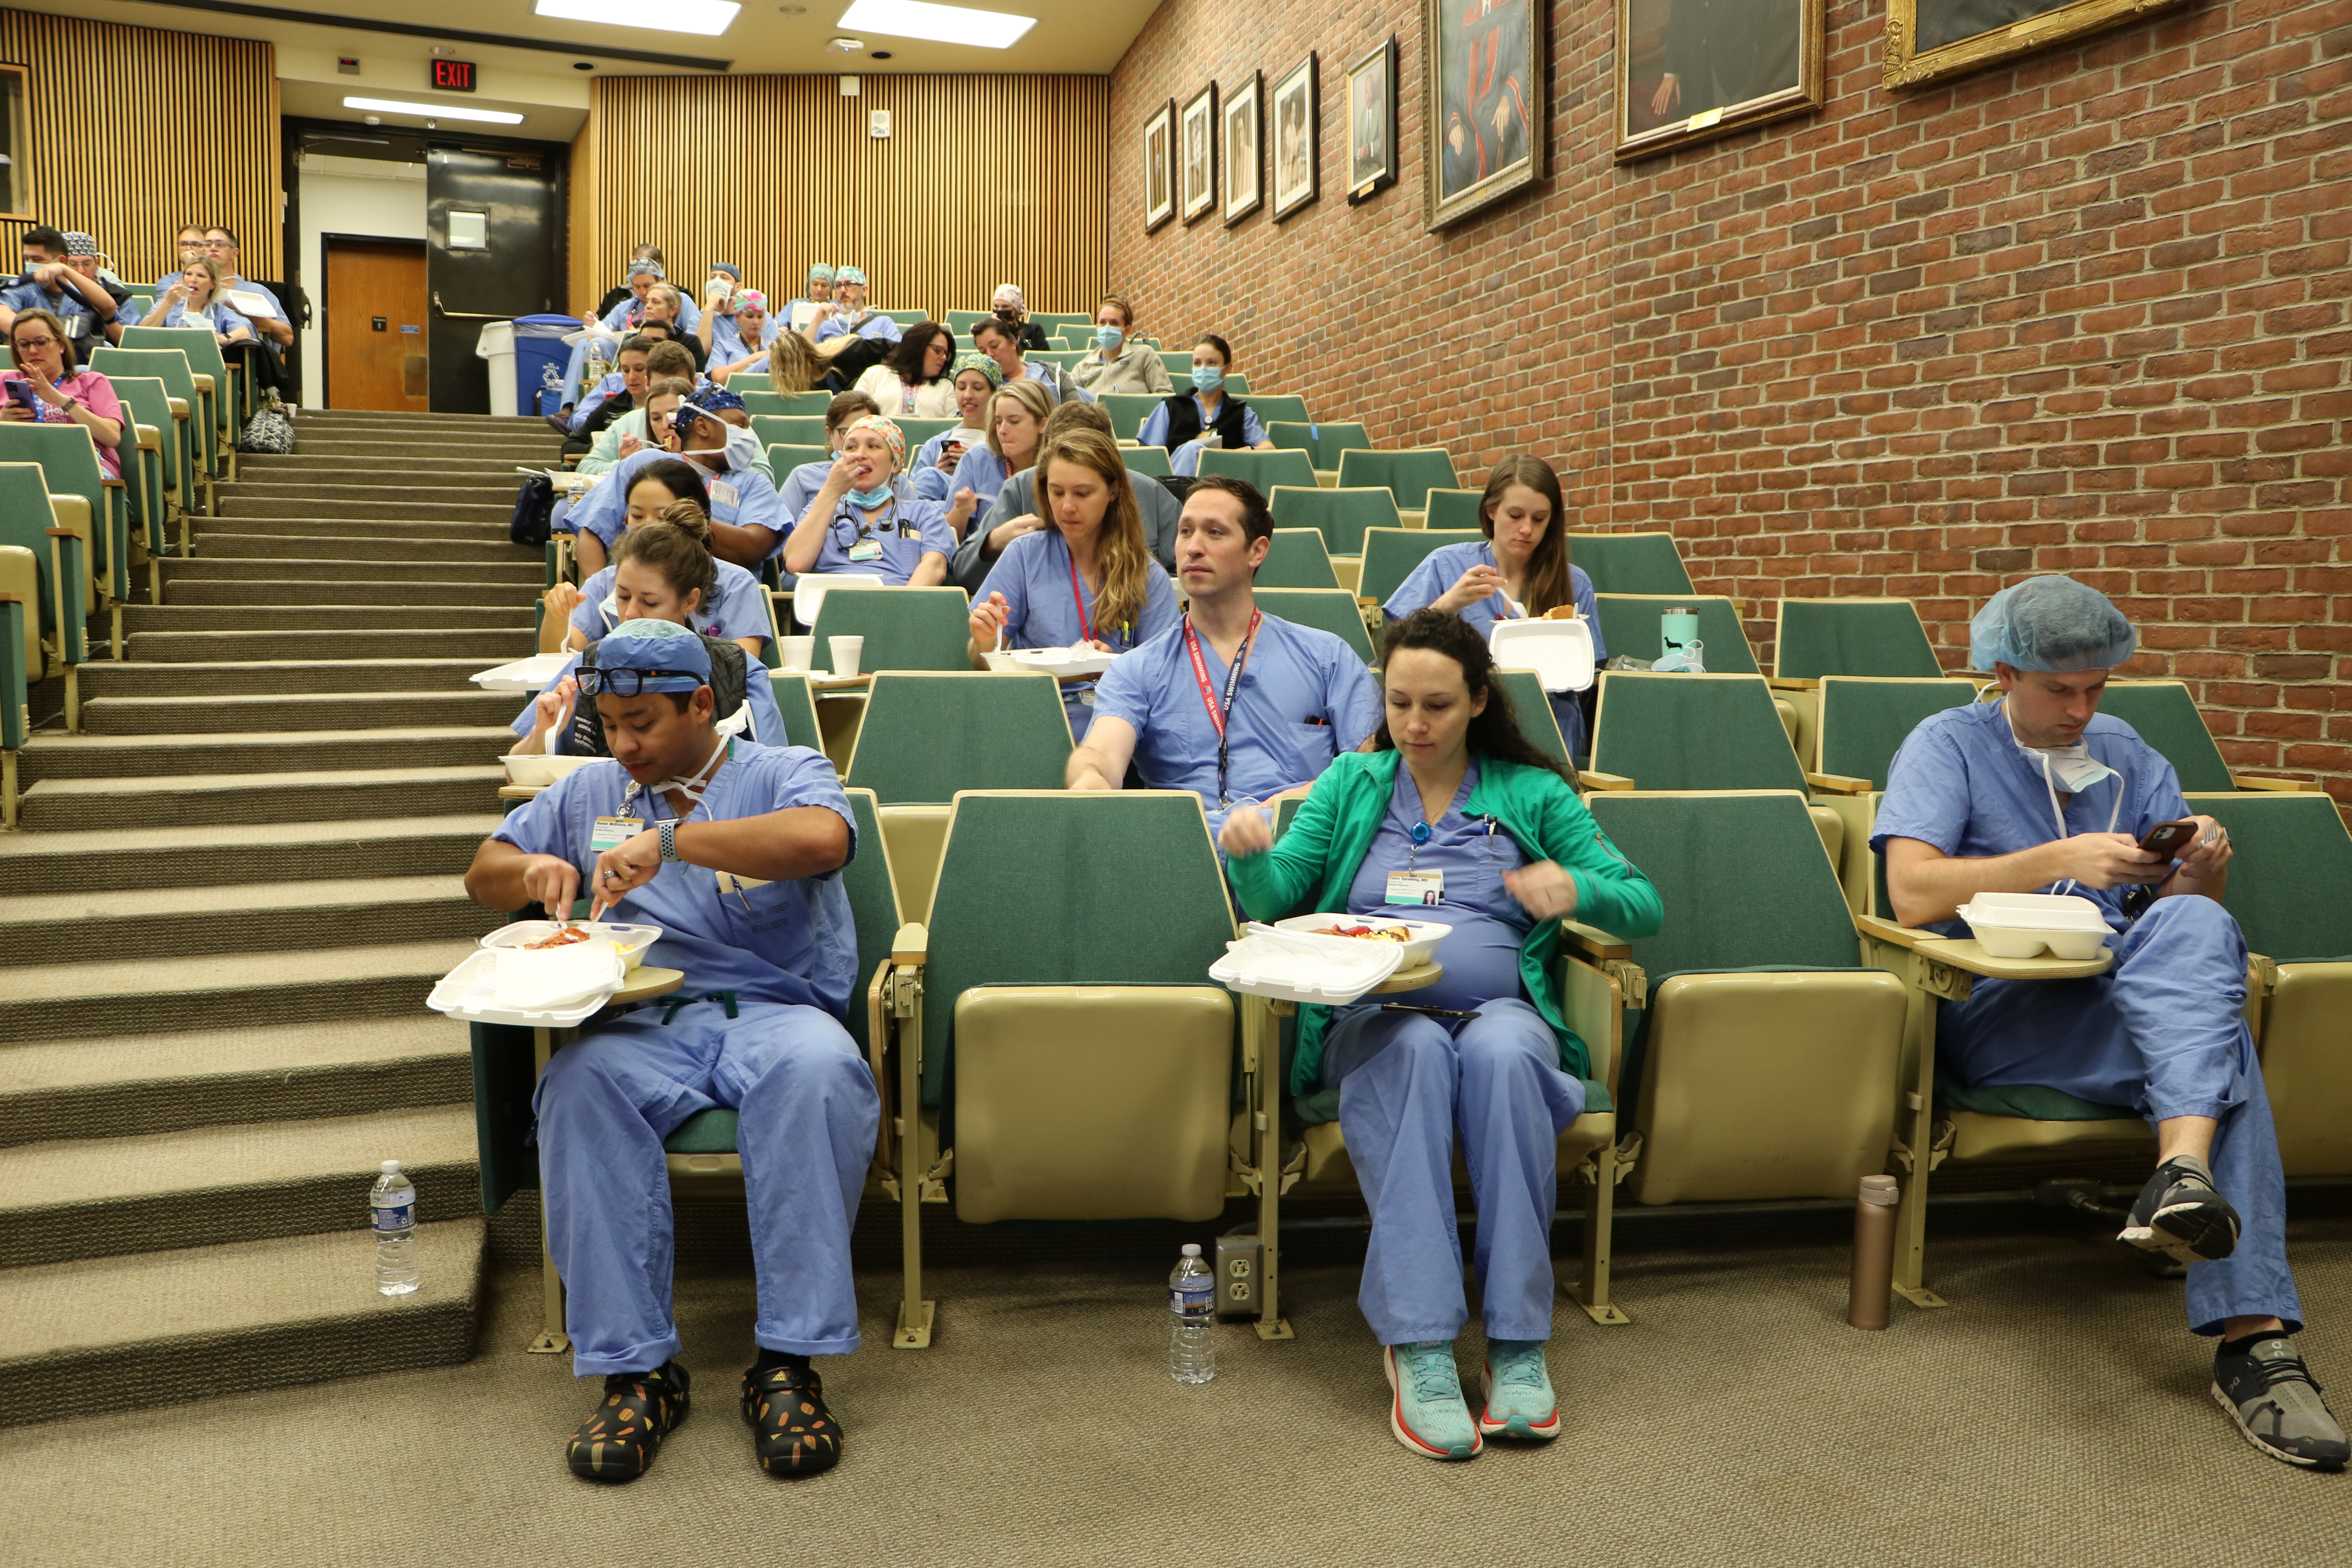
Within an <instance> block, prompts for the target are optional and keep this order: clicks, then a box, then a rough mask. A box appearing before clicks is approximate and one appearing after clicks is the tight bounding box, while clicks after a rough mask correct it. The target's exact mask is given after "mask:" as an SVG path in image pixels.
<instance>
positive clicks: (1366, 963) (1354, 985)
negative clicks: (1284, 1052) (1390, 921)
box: [1209, 917, 1404, 1007]
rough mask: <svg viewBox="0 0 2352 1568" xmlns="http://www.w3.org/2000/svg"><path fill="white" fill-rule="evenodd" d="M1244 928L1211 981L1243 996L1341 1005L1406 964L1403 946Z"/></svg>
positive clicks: (1213, 967)
mask: <svg viewBox="0 0 2352 1568" xmlns="http://www.w3.org/2000/svg"><path fill="white" fill-rule="evenodd" d="M1324 918H1327V919H1328V918H1333V917H1324ZM1243 929H1244V932H1245V933H1246V934H1244V936H1243V937H1242V938H1241V940H1239V941H1238V942H1227V943H1226V944H1225V955H1224V957H1223V958H1221V959H1219V960H1217V962H1216V963H1213V964H1211V965H1210V966H1209V978H1210V979H1212V980H1213V981H1215V982H1216V983H1217V984H1220V985H1223V987H1224V988H1225V989H1226V990H1228V991H1237V992H1239V993H1241V994H1243V995H1244V996H1271V997H1274V998H1275V999H1276V1000H1277V1001H1285V1002H1311V1003H1316V1004H1319V1005H1323V1006H1327V1007H1335V1006H1339V1005H1344V1004H1346V1003H1349V1002H1353V1001H1354V1000H1356V999H1357V998H1358V997H1360V996H1361V995H1363V994H1364V993H1366V992H1367V991H1370V989H1371V988H1372V987H1373V986H1375V985H1378V984H1380V983H1381V981H1383V980H1386V979H1387V978H1388V977H1389V976H1390V975H1391V974H1394V973H1396V972H1397V970H1398V968H1399V967H1400V966H1401V965H1402V963H1403V961H1404V948H1403V946H1402V944H1401V943H1398V942H1365V941H1362V940H1361V939H1360V938H1356V937H1349V936H1311V935H1308V934H1307V933H1305V932H1301V931H1276V929H1275V928H1274V927H1272V926H1269V925H1259V924H1257V923H1256V922H1255V921H1253V922H1251V923H1250V924H1249V925H1247V926H1245V927H1244V928H1243Z"/></svg>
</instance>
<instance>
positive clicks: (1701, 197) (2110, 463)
mask: <svg viewBox="0 0 2352 1568" xmlns="http://www.w3.org/2000/svg"><path fill="white" fill-rule="evenodd" d="M1828 9H1829V46H1828V68H1829V102H1828V106H1827V107H1826V109H1825V110H1823V111H1822V113H1821V114H1819V115H1818V116H1816V117H1813V118H1811V119H1804V120H1794V121H1783V122H1781V123H1780V124H1778V125H1773V126H1767V127H1764V128H1762V129H1760V130H1758V131H1752V132H1746V133H1744V134H1740V135H1737V136H1733V137H1730V138H1728V139H1727V140H1725V141H1722V142H1715V143H1712V144H1709V145H1706V146H1704V147H1700V148H1696V149H1692V150H1689V151H1685V152H1683V153H1675V154H1673V155H1671V156H1665V157H1660V158H1654V159H1651V160H1649V161H1646V162H1643V163H1636V164H1633V165H1632V166H1630V167H1627V168H1622V169H1621V168H1618V167H1616V166H1614V165H1613V163H1612V160H1611V157H1610V147H1611V145H1612V130H1611V126H1612V115H1613V104H1612V91H1613V88H1612V78H1611V51H1612V47H1613V39H1612V34H1613V16H1612V13H1613V10H1614V7H1613V5H1610V4H1608V3H1607V0H1580V3H1578V4H1575V5H1569V4H1565V3H1562V4H1556V5H1554V6H1553V8H1552V34H1551V37H1552V45H1551V56H1552V66H1551V83H1550V101H1551V105H1552V110H1551V127H1550V129H1551V142H1550V148H1551V170H1552V174H1551V177H1550V179H1549V181H1548V182H1547V183H1546V184H1544V185H1543V186H1542V187H1540V188H1539V189H1538V191H1536V192H1535V193H1532V194H1530V195H1525V196H1523V197H1521V198H1520V199H1518V200H1517V201H1515V202H1512V203H1510V204H1508V205H1504V206H1502V207H1501V208H1499V209H1489V210H1488V211H1487V212H1486V214H1484V215H1481V216H1478V217H1475V218H1473V219H1472V220H1470V221H1468V222H1466V223H1464V224H1460V225H1457V226H1454V227H1453V228H1451V229H1448V230H1446V231H1444V232H1443V233H1441V234H1437V235H1429V234H1424V233H1423V230H1422V221H1421V215H1422V179H1421V171H1420V157H1419V152H1418V149H1419V137H1420V131H1421V126H1420V92H1421V81H1422V50H1421V37H1420V26H1419V15H1420V13H1419V7H1418V6H1417V5H1412V4H1409V3H1400V0H1389V3H1388V4H1385V5H1342V4H1337V3H1332V0H1268V3H1265V4H1260V5H1235V4H1233V3H1231V0H1167V3H1166V4H1164V5H1161V6H1160V10H1159V12H1158V13H1157V14H1156V15H1155V16H1153V18H1152V19H1151V22H1150V25H1149V26H1147V27H1146V28H1145V30H1144V32H1143V34H1142V36H1141V37H1139V38H1138V39H1137V41H1136V43H1135V45H1134V47H1132V48H1130V49H1129V51H1128V54H1127V57H1126V58H1125V59H1123V60H1122V61H1121V62H1120V64H1119V67H1118V73H1117V75H1116V76H1115V77H1114V79H1113V82H1112V97H1111V136H1112V142H1111V168H1112V173H1113V181H1112V191H1111V203H1110V213H1111V235H1110V256H1111V277H1112V279H1113V285H1114V287H1116V288H1118V289H1121V290H1122V291H1124V292H1126V293H1128V294H1129V296H1130V297H1131V298H1133V299H1134V300H1135V301H1136V303H1137V306H1138V310H1139V316H1140V317H1141V319H1142V325H1143V327H1144V330H1146V331H1154V332H1155V333H1156V334H1158V335H1160V337H1161V338H1162V339H1163V341H1165V342H1169V343H1170V344H1171V346H1172V345H1173V344H1175V343H1177V342H1181V341H1182V339H1183V338H1184V336H1185V335H1186V334H1187V333H1189V332H1191V331H1197V330H1201V329H1204V328H1212V327H1213V328H1214V329H1216V330H1218V331H1223V332H1225V333H1226V334H1227V335H1228V336H1230V337H1231V338H1232V339H1233V340H1234V346H1235V351H1236V355H1237V358H1238V359H1239V361H1240V362H1241V363H1242V364H1243V367H1244V369H1246V370H1248V371H1249V372H1251V373H1252V377H1253V380H1254V381H1255V382H1256V383H1257V384H1261V385H1264V386H1265V387H1267V388H1268V389H1269V390H1279V391H1286V392H1299V393H1303V394H1304V395H1306V396H1307V403H1308V406H1309V407H1310V408H1311V409H1312V410H1314V411H1315V412H1316V413H1317V415H1318V416H1320V417H1324V418H1339V417H1354V418H1359V419H1361V420H1362V421H1363V422H1364V423H1365V424H1366V425H1368V426H1370V428H1371V431H1372V434H1373V436H1374V437H1375V438H1376V439H1378V440H1380V441H1381V443H1382V444H1383V445H1418V444H1429V443H1436V442H1442V443H1444V445H1446V446H1448V447H1452V448H1453V450H1454V458H1455V462H1456V464H1457V466H1459V467H1460V468H1462V469H1463V471H1464V474H1465V482H1468V483H1473V484H1475V483H1477V482H1479V480H1480V478H1481V477H1483V473H1484V470H1485V466H1486V464H1488V463H1491V462H1492V461H1493V460H1494V459H1495V458H1497V457H1499V456H1501V455H1503V454H1505V453H1507V452H1513V451H1520V450H1532V451H1535V452H1537V453H1539V454H1541V455H1543V456H1546V457H1548V458H1550V459H1551V460H1552V462H1553V463H1554V464H1555V466H1557V467H1559V468H1560V469H1561V471H1562V478H1563V479H1564V480H1565V481H1566V482H1567V483H1568V485H1569V486H1570V506H1571V510H1573V511H1575V512H1577V513H1578V514H1580V523H1581V524H1582V525H1585V526H1592V527H1608V528H1619V529H1628V528H1658V527H1667V528H1671V529H1672V530H1673V531H1674V532H1675V535H1676V536H1677V538H1678V540H1679V541H1680V542H1681V545H1682V550H1683V553H1684V555H1685V558H1686V559H1687V560H1688V561H1689V563H1690V565H1691V570H1692V574H1693V576H1694V577H1695V578H1696V581H1697V584H1698V586H1699V588H1700V589H1701V590H1702V591H1703V592H1708V593H1720V594H1729V595H1736V596H1738V597H1740V598H1742V599H1743V600H1746V601H1747V602H1748V605H1747V610H1748V616H1749V619H1750V632H1751V637H1753V638H1754V639H1755V640H1756V641H1757V642H1758V644H1759V649H1758V651H1759V654H1763V653H1764V652H1765V651H1766V650H1765V647H1764V646H1763V645H1764V644H1765V643H1766V642H1767V641H1768V640H1769V636H1770V632H1771V619H1770V617H1771V613H1772V612H1771V601H1772V600H1773V599H1775V598H1777V597H1779V596H1780V595H1783V594H1788V595H1828V594H1836V593H1856V594H1898V595H1908V596H1910V597H1912V598H1914V599H1915V600H1916V601H1917V602H1918V605H1919V607H1920V610H1921V613H1922V614H1923V615H1924V616H1927V619H1928V621H1929V623H1930V628H1929V629H1930V632H1931V635H1933V636H1934V637H1936V639H1937V642H1938V643H1939V644H1940V645H1941V652H1942V655H1943V657H1944V658H1945V659H1946V661H1947V662H1948V664H1953V665H1958V663H1960V662H1962V661H1963V660H1964V658H1965V656H1966V644H1967V625H1966V623H1967V618H1968V615H1969V611H1970V609H1971V608H1972V607H1973V606H1974V605H1976V604H1977V603H1979V602H1980V601H1981V600H1982V599H1983V597H1984V596H1985V595H1988V594H1990V592H1992V591H1993V590H1995V589H1997V588H1999V587H2000V586H2002V585H2004V584H2008V583H2011V582H2014V581H2016V580H2017V579H2018V578H2019V577H2021V576H2023V575H2026V574H2031V573H2035V572H2049V571H2062V570H2063V571H2068V572H2073V573H2074V574H2077V575H2079V576H2081V577H2083V578H2084V580H2086V581H2088V582H2091V583H2093V584H2096V585H2097V586H2098V587H2100V588H2102V589H2104V590H2105V591H2106V592H2107V593H2109V594H2110V595H2114V596H2115V597H2116V599H2117V600H2118V602H2119V603H2121V604H2122V605H2123V606H2124V608H2125V610H2126V613H2127V614H2129V615H2130V616H2132V617H2133V618H2134V619H2135V620H2136V621H2137V623H2138V624H2139V626H2140V628H2141V637H2142V644H2143V648H2144V650H2145V651H2144V652H2143V653H2142V655H2141V656H2140V657H2139V658H2138V659H2137V660H2136V661H2135V663H2134V664H2133V666H2132V667H2131V673H2133V674H2145V675H2159V674H2169V675H2173V676H2177V677H2179V678H2181V679H2186V680H2188V681H2189V683H2190V685H2191V686H2192V688H2193V689H2195V690H2196V692H2197V694H2198V697H2199V700H2200V703H2201V704H2202V706H2203V708H2204V710H2205V714H2206V718H2207V721H2208V722H2209V723H2210V725H2211V727H2212V729H2213V731H2214V732H2215V733H2216V735H2217V736H2219V737H2220V738H2221V749H2222V751H2223V752H2224V753H2225V754H2226V755H2227V756H2228V757H2229V758H2230V760H2231V763H2233V764H2234V765H2238V766H2241V767H2248V768H2259V769H2267V770H2273V771H2285V772H2290V773H2296V774H2299V775H2301V776H2304V777H2306V778H2308V777H2320V778H2324V779H2326V782H2327V784H2328V785H2329V787H2330V788H2331V789H2332V790H2334V791H2335V792H2336V795H2337V798H2338V799H2339V800H2342V801H2346V802H2352V546H2347V536H2352V487H2347V478H2346V476H2347V472H2352V458H2347V452H2346V449H2345V446H2346V443H2345V437H2346V435H2347V430H2352V390H2347V378H2346V374H2345V370H2346V361H2347V354H2352V322H2347V294H2352V266H2347V238H2352V118H2347V116H2352V87H2347V77H2352V0H2204V3H2202V4H2200V5H2195V6H2194V7H2193V8H2191V9H2189V10H2188V11H2185V12H2181V13H2178V14H2175V15H2173V16H2159V17H2158V18H2156V19H2154V20H2150V21H2145V22H2140V23H2136V24H2132V25H2128V26H2123V27H2120V28H2118V29H2116V30H2115V31H2112V32H2109V33H2106V34H2104V35H2102V36H2100V37H2095V38H2092V39H2089V40H2086V41H2084V42H2082V43H2080V44H2077V45H2074V46H2072V47H2058V48H2053V49H2048V50H2044V51H2042V53H2039V54H2035V55H2032V56H2029V57H2027V58H2023V59H2022V60H2019V61H2016V62H2012V63H2011V64H2010V65H2008V66H2005V67H2001V68H1993V69H1990V70H1985V71H1981V72H1979V73H1977V74H1975V75H1972V76H1969V77H1966V78H1963V79H1959V80H1958V81H1954V82H1950V83H1947V84H1944V85H1941V86H1937V87H1931V88H1927V89H1915V90H1912V91H1909V92H1905V93H1899V94H1897V93H1890V92H1888V91H1887V90H1885V89H1884V88H1883V87H1882V86H1881V85H1880V81H1879V77H1880V64H1879V61H1880V45H1881V28H1882V26H1883V18H1884V16H1885V0H1830V3H1829V7H1828ZM1391 31H1393V32H1395V33H1396V35H1397V37H1398V41H1399V45H1400V49H1401V62H1402V71H1401V75H1402V94H1401V96H1402V124H1401V128H1400V137H1401V145H1402V149H1403V151H1402V178H1401V179H1400V181H1399V183H1398V184H1396V185H1395V186H1394V187H1392V188H1391V190H1389V191H1387V192H1385V193H1383V194H1382V195H1380V196H1378V197H1376V198H1375V199H1374V200H1373V201H1371V202H1370V203H1369V204H1367V205H1362V206H1358V207H1350V206H1349V205H1348V203H1347V199H1346V196H1345V195H1344V193H1341V192H1338V191H1335V190H1334V188H1333V187H1334V184H1335V183H1336V181H1337V178H1338V174H1337V171H1338V169H1339V163H1340V156H1341V145H1340V131H1339V121H1340V116H1341V103H1342V99H1343V95H1344V80H1343V78H1342V75H1341V72H1342V71H1343V70H1344V68H1345V66H1346V64H1347V62H1348V61H1349V59H1351V58H1354V57H1355V56H1356V55H1357V54H1358V53H1360V51H1361V50H1362V49H1364V48H1366V47H1370V45H1372V44H1373V43H1375V42H1377V41H1378V40H1379V38H1380V37H1383V36H1385V35H1386V34H1387V33H1389V32H1391ZM1309 47H1313V48H1316V49H1318V50H1319V51H1321V53H1322V73H1321V86H1322V94H1323V115H1322V122H1323V180H1324V187H1323V188H1324V193H1325V194H1324V195H1323V197H1322V200H1321V201H1320V202H1319V203H1318V204H1316V205H1313V206H1310V207H1308V208H1307V209H1305V210H1304V211H1302V212H1300V213H1298V214H1297V215H1295V216H1292V217H1291V218H1289V219H1288V220H1286V221H1285V222H1283V223H1281V224H1276V223H1274V222H1273V221H1272V220H1271V219H1270V218H1268V217H1267V216H1265V213H1264V212H1263V211H1261V212H1260V213H1258V214H1257V215H1255V216H1251V217H1248V218H1245V219H1244V220H1243V221H1242V222H1241V223H1239V224H1237V225H1236V226H1234V227H1233V228H1232V229H1226V228H1224V227H1223V226H1221V225H1220V224H1219V223H1218V222H1217V221H1216V220H1215V219H1214V218H1203V219H1202V220H1201V221H1200V222H1199V223H1197V224H1195V225H1193V226H1192V227H1190V228H1186V227H1184V226H1182V224H1181V220H1178V221H1175V222H1171V223H1170V224H1169V225H1167V226H1163V227H1162V228H1161V229H1160V231H1159V232H1158V233H1156V234H1151V235H1147V234H1145V233H1144V232H1143V212H1142V195H1141V190H1140V185H1139V168H1138V165H1139V157H1140V153H1139V143H1140V138H1141V133H1142V127H1143V123H1144V121H1146V120H1147V119H1149V118H1150V115H1151V114H1152V113H1153V111H1154V110H1156V109H1157V108H1158V107H1159V106H1160V104H1161V103H1164V102H1165V101H1166V100H1168V99H1170V98H1171V97H1173V98H1176V99H1178V100H1180V101H1181V100H1182V99H1183V98H1184V97H1186V96H1188V95H1189V94H1190V93H1192V92H1193V91H1195V90H1197V89H1198V88H1199V86H1200V84H1201V83H1202V81H1203V80H1205V79H1208V78H1210V77H1212V76H1214V77H1217V78H1218V79H1220V80H1227V79H1235V78H1237V77H1238V75H1239V73H1241V72H1243V71H1244V70H1248V69H1257V70H1260V71H1263V72H1265V76H1266V79H1267V82H1268V86H1269V88H1270V87H1271V85H1272V81H1273V79H1274V78H1275V77H1276V76H1277V75H1279V74H1280V73H1282V72H1284V71H1286V70H1287V69H1289V68H1290V67H1291V66H1292V65H1293V64H1295V63H1296V62H1297V59H1298V58H1300V57H1301V56H1302V55H1303V54H1304V52H1305V51H1306V50H1307V48H1309Z"/></svg>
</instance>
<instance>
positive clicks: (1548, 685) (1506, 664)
mask: <svg viewBox="0 0 2352 1568" xmlns="http://www.w3.org/2000/svg"><path fill="white" fill-rule="evenodd" d="M1486 646H1487V647H1490V648H1492V649H1493V650H1494V654H1495V663H1496V666H1497V667H1498V668H1504V669H1532V670H1534V671H1535V672H1536V679H1538V681H1540V682H1542V684H1543V689H1545V690H1546V691H1582V690H1583V689H1585V688H1587V687H1589V686H1591V684H1592V627H1591V625H1590V624H1588V623H1586V622H1584V621H1567V620H1561V621H1496V623H1495V626H1494V629H1493V630H1492V631H1490V632H1488V633H1487V634H1486Z"/></svg>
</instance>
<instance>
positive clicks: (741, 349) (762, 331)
mask: <svg viewBox="0 0 2352 1568" xmlns="http://www.w3.org/2000/svg"><path fill="white" fill-rule="evenodd" d="M710 270H711V271H712V273H714V274H718V275H723V276H725V277H727V278H730V279H733V280H734V282H735V284H736V285H737V287H735V288H734V289H731V290H730V292H729V294H728V296H727V298H726V299H725V300H721V301H719V304H718V305H716V306H715V307H713V308H712V309H711V310H708V311H706V312H704V314H703V317H702V321H701V323H700V324H699V325H698V326H697V327H696V328H695V329H694V330H695V332H696V333H697V335H698V336H699V337H700V338H701V339H702V349H703V360H704V363H708V364H709V365H711V366H712V367H714V368H716V367H717V366H719V365H730V366H735V365H745V364H749V363H751V360H752V359H753V358H754V357H755V356H757V355H759V354H760V353H762V352H763V351H765V350H766V348H767V346H768V345H769V344H770V343H772V342H775V341H776V334H777V332H778V331H781V330H782V329H781V328H779V327H778V326H777V324H776V321H775V319H774V318H773V317H772V316H770V315H769V314H768V297H767V296H766V295H765V294H763V293H761V291H760V290H759V289H745V288H742V287H741V286H740V285H741V283H742V281H743V279H742V274H741V273H740V272H739V271H737V270H736V268H735V267H734V266H733V264H732V263H730V262H725V261H716V262H713V263H711V267H710ZM787 390H789V389H787Z"/></svg>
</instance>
